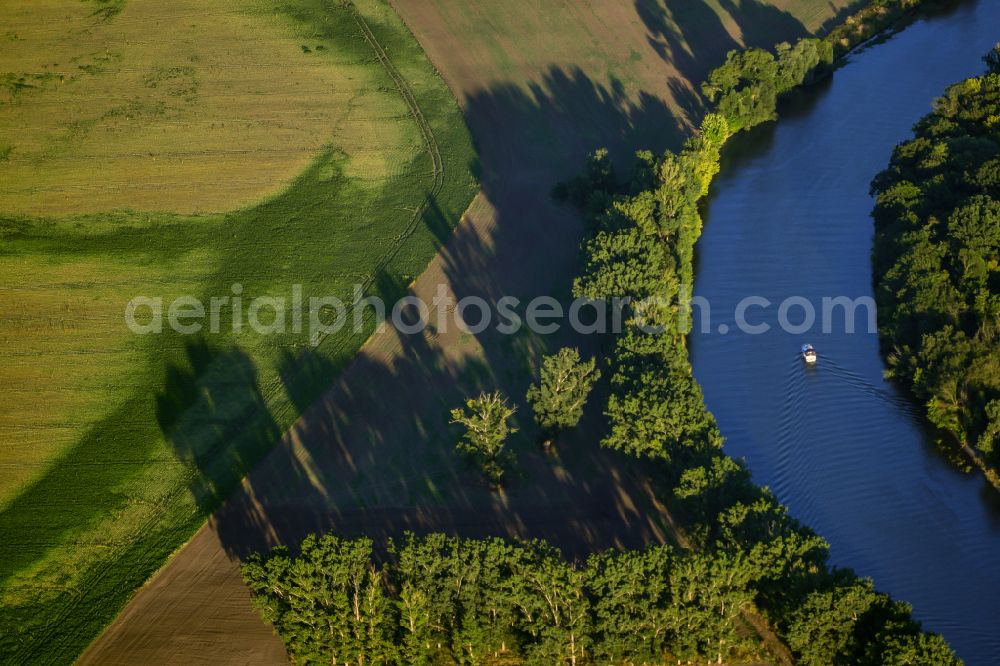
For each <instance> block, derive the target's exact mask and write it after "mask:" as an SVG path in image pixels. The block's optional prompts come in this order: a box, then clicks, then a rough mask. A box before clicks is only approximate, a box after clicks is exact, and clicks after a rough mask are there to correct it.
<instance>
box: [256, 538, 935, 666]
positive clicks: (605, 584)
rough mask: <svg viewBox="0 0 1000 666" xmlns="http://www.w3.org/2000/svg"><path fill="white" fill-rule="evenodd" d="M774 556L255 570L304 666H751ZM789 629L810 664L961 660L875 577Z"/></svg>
mask: <svg viewBox="0 0 1000 666" xmlns="http://www.w3.org/2000/svg"><path fill="white" fill-rule="evenodd" d="M757 555H758V556H759V555H761V553H758V554H757ZM770 559H771V558H769V557H767V556H766V555H765V556H764V557H763V560H765V561H762V560H761V558H760V557H755V555H754V554H745V553H740V552H734V553H730V552H725V551H716V552H708V553H695V552H691V551H685V550H676V549H673V548H671V547H669V546H657V547H650V548H647V549H645V550H642V551H628V552H608V553H602V554H595V555H591V556H590V557H589V558H588V559H587V560H586V562H583V563H573V562H568V561H566V560H565V559H564V558H563V556H562V555H561V554H560V552H559V551H558V550H556V549H554V548H552V547H551V546H548V545H546V544H545V543H543V542H540V541H531V542H509V541H505V540H503V539H489V540H472V539H457V538H449V537H446V536H444V535H442V534H431V535H428V536H425V537H416V536H414V535H412V534H411V535H407V536H406V538H405V539H404V540H403V541H402V542H401V543H399V544H391V545H390V547H389V552H388V557H387V558H386V559H385V560H384V561H382V562H377V561H376V559H375V558H374V557H373V550H372V542H371V541H370V540H368V539H356V540H344V539H340V538H338V537H336V536H333V535H327V536H323V537H320V538H316V537H309V538H307V539H306V540H305V541H304V542H303V543H302V547H301V553H300V554H298V555H297V556H291V555H290V554H289V552H288V551H287V550H286V549H284V548H280V549H276V550H275V551H274V552H272V554H271V555H270V556H269V557H267V558H266V559H265V558H262V557H259V556H257V557H251V558H250V559H249V560H248V561H247V562H246V563H245V564H244V566H243V574H244V577H245V578H246V580H247V582H248V584H249V585H250V587H251V589H252V590H253V591H254V593H255V595H256V596H255V599H256V603H257V606H258V608H259V609H260V610H261V613H262V614H263V616H264V618H265V619H267V620H268V621H269V622H271V623H273V625H274V627H275V628H276V629H277V631H278V632H279V633H280V634H281V636H282V637H283V638H284V640H285V643H286V645H287V646H288V650H289V652H290V654H291V655H292V657H293V659H294V661H295V662H296V663H302V664H307V663H310V664H312V663H315V664H319V663H324V664H357V665H359V666H360V665H361V664H401V665H402V664H405V665H407V666H418V665H424V664H426V665H430V664H469V665H473V664H502V663H507V664H519V663H525V664H563V663H565V664H591V663H593V664H666V663H677V660H685V661H687V660H694V661H696V662H703V661H706V660H707V661H711V662H713V663H723V662H730V661H732V660H736V661H742V662H744V663H745V662H747V661H752V660H755V659H760V658H761V657H762V656H765V655H761V654H760V647H759V641H757V640H756V636H754V635H753V633H752V631H751V630H750V629H749V628H748V627H747V626H746V624H745V622H744V620H743V618H742V616H741V612H742V611H743V610H744V609H745V608H746V607H747V605H748V604H749V603H750V602H751V600H752V599H753V598H754V596H755V594H756V586H758V585H760V584H761V581H763V580H765V579H767V578H769V577H771V576H773V572H774V571H775V569H774V564H775V563H774V562H773V561H767V560H770ZM789 622H790V632H791V633H790V636H791V638H792V639H793V641H794V642H793V645H796V646H798V647H801V648H803V650H804V651H805V652H804V654H805V655H806V657H805V658H804V659H803V661H802V663H811V664H827V663H831V662H830V661H829V660H828V659H827V658H826V657H827V655H835V654H837V653H838V652H844V654H845V656H846V655H847V654H850V659H849V661H844V662H842V663H852V664H873V665H874V664H879V665H881V664H917V663H919V664H927V663H949V662H948V661H947V659H948V654H949V653H948V648H947V646H945V645H944V643H943V641H940V639H937V638H936V637H927V636H923V635H920V634H918V633H916V631H915V630H913V629H912V627H911V623H910V621H909V619H908V616H907V609H906V608H905V607H903V606H901V605H899V604H893V603H892V602H891V601H890V600H889V599H888V598H887V597H886V596H885V595H881V594H878V593H877V592H875V591H873V590H872V586H871V583H870V582H868V581H857V580H850V579H849V578H848V577H843V578H842V580H840V581H838V582H837V584H835V585H832V586H831V587H830V589H829V590H826V591H824V592H822V593H819V594H816V595H812V596H810V597H809V598H808V600H807V601H806V603H805V604H804V605H803V606H802V607H801V608H800V609H798V610H797V611H796V612H794V613H793V614H792V615H791V616H790V620H789ZM890 625H892V626H896V625H899V626H901V627H906V628H908V630H907V631H898V630H897V631H895V632H894V637H893V639H892V640H886V641H885V644H884V645H882V646H880V649H879V651H878V653H877V654H875V653H873V654H866V653H864V651H863V650H862V649H861V646H860V645H859V638H861V639H865V640H867V639H868V638H869V637H868V636H867V634H870V633H871V632H874V631H878V630H879V628H880V627H886V626H890ZM870 645H871V643H870V642H867V646H868V647H870ZM813 654H815V655H816V656H815V657H810V656H809V655H813ZM934 655H938V656H940V657H941V660H939V661H937V662H935V661H933V657H934ZM915 658H916V660H914V659H915ZM928 659H931V661H928ZM688 663H690V662H688Z"/></svg>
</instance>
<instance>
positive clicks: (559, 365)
mask: <svg viewBox="0 0 1000 666" xmlns="http://www.w3.org/2000/svg"><path fill="white" fill-rule="evenodd" d="M595 366H596V362H595V361H594V359H591V360H589V361H581V360H580V352H578V351H577V350H576V349H572V348H570V347H564V348H562V349H560V350H559V353H557V354H553V355H552V356H546V357H545V360H543V361H542V376H541V381H540V382H539V383H538V384H535V385H532V386H531V387H530V388H529V389H528V401H529V402H530V403H531V405H532V407H533V408H534V410H535V422H536V423H538V425H539V426H540V427H541V428H542V431H543V433H544V436H545V446H549V445H550V444H551V443H552V440H553V439H554V438H555V437H556V435H558V434H559V432H560V431H562V430H565V429H567V428H573V427H575V426H576V424H577V423H579V422H580V418H581V417H583V406H584V404H586V402H587V396H588V395H590V390H591V389H592V388H593V387H594V382H596V381H597V380H598V379H600V377H601V372H600V370H597V369H596V368H595Z"/></svg>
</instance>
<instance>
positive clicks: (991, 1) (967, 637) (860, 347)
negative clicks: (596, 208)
mask: <svg viewBox="0 0 1000 666" xmlns="http://www.w3.org/2000/svg"><path fill="white" fill-rule="evenodd" d="M998 40H1000V2H997V1H996V0H979V1H978V2H966V3H964V4H961V5H959V6H958V7H957V8H955V9H951V10H949V11H947V12H944V13H940V14H937V15H935V16H932V17H927V18H923V19H921V20H918V21H917V22H915V23H913V24H912V25H910V26H908V27H907V28H906V29H905V30H902V31H901V32H899V33H897V34H895V35H893V36H891V37H889V38H888V39H885V40H882V41H880V42H879V43H876V44H872V45H869V46H867V47H866V48H864V49H862V50H859V51H857V52H855V53H854V54H852V55H851V56H850V57H849V58H848V59H847V61H846V63H845V64H844V66H842V67H841V68H839V69H838V71H837V72H836V74H835V75H834V76H833V77H832V79H830V80H829V81H827V82H825V83H823V84H821V85H819V86H817V87H815V88H813V89H812V90H809V91H807V92H806V93H803V94H801V95H799V96H798V97H796V99H794V100H792V101H790V102H789V103H787V104H785V105H784V108H783V109H782V118H781V120H780V122H778V123H776V124H770V125H767V126H764V127H760V128H757V129H756V130H755V131H753V132H751V133H749V134H747V135H745V136H740V137H737V138H736V139H735V140H734V141H733V142H731V144H730V145H729V146H727V147H726V150H725V154H724V160H723V168H722V172H721V174H720V175H719V176H718V177H717V179H716V182H715V184H714V186H713V192H712V194H711V195H710V197H709V199H708V202H707V204H706V211H705V222H706V224H705V229H704V234H703V236H702V238H701V240H700V241H699V244H698V263H697V276H698V277H697V280H696V284H695V290H694V291H695V295H696V296H701V297H703V298H705V299H707V301H708V303H709V304H710V309H711V315H710V321H711V326H710V328H709V330H707V331H704V330H701V331H699V330H698V329H699V325H698V324H697V323H696V332H695V333H694V334H692V336H691V344H692V353H693V363H694V371H695V376H696V377H697V379H698V381H699V382H700V383H701V385H702V387H703V389H704V392H705V398H706V401H707V403H708V407H709V409H710V410H711V411H712V412H713V413H714V414H715V416H716V418H717V419H718V422H719V425H720V427H721V429H722V432H723V433H724V434H725V436H726V438H727V443H726V450H727V452H728V453H729V454H730V455H732V456H734V457H737V458H740V457H742V458H745V459H746V461H747V463H748V465H749V466H750V468H751V470H752V471H753V475H754V479H755V480H756V481H757V482H758V483H761V484H764V485H768V486H770V487H771V488H772V489H773V490H774V492H775V493H776V494H777V496H778V498H779V499H780V500H781V501H782V502H784V503H785V504H786V505H788V507H789V508H790V510H791V513H792V515H794V516H795V517H797V518H799V519H800V520H801V521H803V522H804V523H806V524H807V525H809V526H811V527H812V528H813V529H815V530H816V531H817V532H819V534H821V535H822V536H824V537H825V538H826V539H827V540H828V541H829V542H830V546H831V558H832V561H833V563H834V564H836V565H838V566H849V567H851V568H853V569H854V570H855V571H856V572H858V573H859V574H860V575H862V576H870V577H872V578H873V579H874V580H875V583H876V586H877V587H878V588H879V589H880V590H883V591H885V592H889V593H891V594H892V595H893V596H894V597H896V598H898V599H901V600H905V601H907V602H909V603H910V604H912V606H913V609H914V615H915V617H917V618H918V619H919V620H921V621H922V622H923V623H924V626H925V628H927V629H930V630H933V631H936V632H939V633H941V634H943V635H944V636H945V638H946V639H947V640H948V641H949V642H950V643H951V645H952V646H953V647H954V648H955V650H956V651H957V652H958V654H959V656H960V657H962V658H963V659H964V660H965V662H966V664H968V665H970V666H985V665H987V664H1000V627H998V625H997V618H998V617H1000V495H998V494H997V493H995V492H993V491H991V490H989V489H988V488H987V486H986V483H985V482H984V481H983V480H982V479H981V477H980V475H979V474H978V473H976V474H963V473H961V472H959V471H958V470H957V469H956V468H955V467H954V466H952V465H951V464H950V463H949V462H948V461H947V460H945V459H944V458H943V457H942V455H941V454H939V453H938V452H937V450H936V449H935V448H934V446H933V445H932V443H931V440H930V439H929V437H928V435H927V433H926V432H925V430H924V426H923V422H922V420H921V418H920V416H919V410H918V409H916V408H914V406H913V405H911V404H910V403H909V402H908V400H907V399H906V397H905V396H904V395H902V394H901V393H900V392H899V391H898V390H897V389H896V388H894V387H893V386H892V385H891V384H889V383H888V382H886V381H885V380H884V379H883V378H882V372H883V369H884V363H883V360H882V358H881V357H880V355H879V347H878V336H877V334H875V333H874V332H866V330H865V329H866V328H867V326H866V324H867V322H866V318H865V317H863V316H860V317H859V318H858V319H859V321H858V322H856V323H857V325H858V332H856V333H854V334H850V333H847V332H846V331H845V328H846V327H845V321H844V318H843V317H842V316H834V317H833V318H832V319H831V322H830V323H831V324H832V332H830V333H824V332H822V319H823V317H822V316H821V315H822V307H821V299H822V298H823V297H837V296H847V297H850V298H852V299H854V298H858V297H864V296H871V295H872V286H871V266H870V262H869V259H870V253H871V243H872V231H873V229H872V220H871V217H870V213H871V209H872V205H873V202H872V199H871V197H870V196H869V194H868V185H869V183H870V181H871V179H872V177H873V176H874V175H875V174H876V173H878V172H879V171H880V170H882V169H883V168H885V166H886V165H887V164H888V160H889V157H890V155H891V153H892V148H893V146H894V145H895V144H897V143H899V142H900V141H903V140H905V139H907V138H909V137H910V136H911V127H912V126H913V124H914V122H916V121H917V120H918V119H919V118H920V117H921V116H923V115H924V114H925V113H927V112H928V111H929V110H930V105H931V101H932V100H933V99H934V98H935V97H937V96H938V95H940V94H941V93H942V92H943V91H944V89H945V87H946V86H948V85H949V84H951V83H953V82H955V81H958V80H959V79H961V78H963V77H967V76H974V75H979V74H981V73H982V72H983V71H984V65H983V63H982V60H981V58H982V56H983V54H985V53H986V51H987V50H989V48H990V47H991V46H992V45H993V44H995V43H996V42H997V41H998ZM747 296H760V297H764V298H766V299H768V300H769V301H770V302H771V303H772V305H771V306H770V307H751V308H750V309H749V310H747V314H746V320H747V321H748V322H749V323H751V324H760V323H767V324H770V325H771V326H772V328H771V330H770V331H768V332H767V333H763V334H750V333H747V332H741V331H740V327H738V326H737V325H736V324H737V317H736V314H735V313H736V310H737V304H738V303H739V302H740V300H741V299H743V298H744V297H747ZM792 296H800V297H804V298H805V299H807V300H808V301H809V302H810V303H811V304H813V306H814V309H815V311H816V314H817V320H816V323H815V324H814V326H813V327H812V328H811V329H810V330H809V331H808V332H807V333H802V334H793V333H789V332H785V331H782V330H779V327H778V325H777V324H778V321H779V317H778V304H779V303H781V302H782V301H783V300H784V299H787V298H788V297H792ZM858 313H859V315H863V314H864V311H863V310H859V311H858ZM803 316H804V314H803V310H802V308H792V309H791V311H790V314H789V316H788V319H789V320H790V321H791V322H792V323H799V322H800V321H802V319H803ZM697 319H698V317H697V316H696V320H697ZM720 326H724V327H728V328H729V332H728V333H726V334H723V333H720V332H719V327H720ZM805 342H811V343H813V344H815V346H816V348H817V350H818V351H819V354H820V359H819V363H818V364H817V366H816V367H815V368H806V367H805V366H804V364H803V363H802V361H801V360H800V358H799V355H798V350H799V347H800V346H801V344H803V343H805Z"/></svg>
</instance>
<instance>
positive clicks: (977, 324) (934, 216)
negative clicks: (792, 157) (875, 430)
mask: <svg viewBox="0 0 1000 666" xmlns="http://www.w3.org/2000/svg"><path fill="white" fill-rule="evenodd" d="M985 60H986V62H987V65H988V67H989V69H990V71H989V72H988V73H987V74H986V75H984V76H980V77H977V78H971V79H967V80H965V81H962V82H960V83H956V84H955V85H953V86H951V87H950V88H949V89H948V90H947V92H946V93H945V95H944V96H943V97H941V98H940V99H938V100H937V101H936V102H935V103H934V111H933V112H932V113H931V114H929V115H928V116H926V117H925V118H923V119H922V120H921V121H920V122H919V123H917V125H916V127H915V128H914V133H915V137H914V138H913V139H911V140H909V141H907V142H905V143H902V144H900V145H899V146H897V147H896V150H895V151H894V152H893V156H892V160H891V162H890V164H889V168H888V169H886V170H885V171H883V172H882V173H881V174H879V175H878V176H877V177H876V178H875V181H874V182H873V183H872V191H873V193H875V194H877V195H878V198H877V200H876V206H875V212H874V217H875V230H876V233H875V250H874V258H873V269H874V272H875V283H876V298H877V301H878V306H879V325H880V331H881V334H882V342H883V347H884V350H885V352H886V354H887V357H888V362H889V374H890V375H891V376H892V377H894V378H896V379H898V380H900V381H901V382H903V383H904V384H905V385H906V386H908V387H910V388H911V390H912V391H913V395H914V396H915V397H916V398H917V400H919V401H920V402H921V403H923V404H924V405H926V408H927V417H928V419H929V420H930V422H931V423H932V424H934V426H935V427H936V428H937V430H938V431H939V432H940V433H941V434H942V435H943V437H944V438H945V439H946V440H947V441H957V442H958V443H959V445H960V446H961V447H962V448H963V450H964V451H965V452H966V453H967V454H968V455H969V456H970V457H971V458H972V460H973V461H974V462H976V463H978V464H979V465H980V466H981V467H982V469H983V470H984V472H986V474H987V476H988V477H989V478H990V480H991V481H992V482H993V483H994V485H996V486H997V487H998V488H1000V477H998V476H997V474H996V472H995V471H994V466H995V465H996V464H997V463H1000V440H998V436H1000V328H998V325H997V323H998V317H1000V46H998V47H997V48H996V49H994V50H993V51H991V52H990V53H989V54H988V55H987V56H986V58H985Z"/></svg>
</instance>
